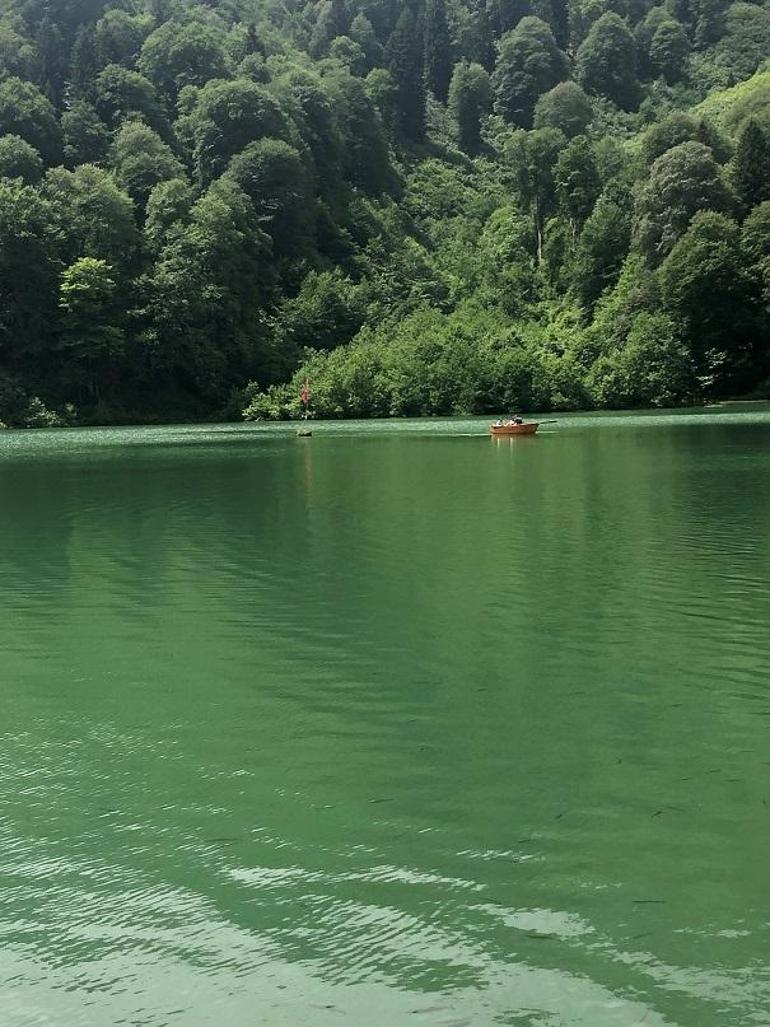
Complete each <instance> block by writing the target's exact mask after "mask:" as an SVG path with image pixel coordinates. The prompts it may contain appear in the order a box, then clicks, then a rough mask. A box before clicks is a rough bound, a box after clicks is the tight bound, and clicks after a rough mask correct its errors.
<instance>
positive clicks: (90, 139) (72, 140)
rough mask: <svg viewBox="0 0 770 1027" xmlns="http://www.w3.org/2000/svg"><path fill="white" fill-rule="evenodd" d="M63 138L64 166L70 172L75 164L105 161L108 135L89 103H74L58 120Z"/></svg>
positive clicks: (106, 129) (107, 130) (79, 101)
mask: <svg viewBox="0 0 770 1027" xmlns="http://www.w3.org/2000/svg"><path fill="white" fill-rule="evenodd" d="M61 128H62V132H63V135H64V162H65V164H66V165H67V166H68V167H70V168H72V167H75V166H77V165H78V164H100V163H102V161H104V160H105V158H106V157H107V150H108V149H109V145H110V132H109V129H108V128H107V126H106V125H105V124H104V122H103V121H102V119H101V118H100V117H99V115H98V114H97V113H96V111H95V110H94V108H93V107H92V106H91V104H90V103H87V102H86V101H85V100H76V101H75V102H74V103H73V105H72V107H70V109H69V110H68V111H65V112H64V113H63V114H62V116H61Z"/></svg>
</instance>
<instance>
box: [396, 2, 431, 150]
mask: <svg viewBox="0 0 770 1027" xmlns="http://www.w3.org/2000/svg"><path fill="white" fill-rule="evenodd" d="M386 59H387V62H388V70H389V71H390V74H391V75H392V77H393V82H394V85H395V96H394V104H395V113H396V125H397V128H398V131H399V132H400V133H401V134H402V135H403V136H404V137H405V138H406V139H410V140H411V141H412V142H415V143H419V142H422V140H423V139H424V138H425V76H424V74H423V63H424V62H423V43H422V30H421V26H420V23H419V22H418V19H417V17H416V15H415V13H414V10H413V9H412V7H411V6H410V5H408V4H407V6H405V7H404V9H403V11H402V12H401V14H400V16H399V19H398V21H397V22H396V27H395V29H394V30H393V33H392V35H391V37H390V39H389V40H388V46H387V50H386Z"/></svg>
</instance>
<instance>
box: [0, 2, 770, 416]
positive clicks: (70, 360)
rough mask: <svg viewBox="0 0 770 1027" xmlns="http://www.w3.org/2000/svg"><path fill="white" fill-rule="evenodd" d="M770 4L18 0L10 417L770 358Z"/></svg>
mask: <svg viewBox="0 0 770 1027" xmlns="http://www.w3.org/2000/svg"><path fill="white" fill-rule="evenodd" d="M768 53H770V8H769V7H768V6H767V5H764V6H763V5H760V4H747V3H740V2H738V3H733V4H732V5H725V4H724V3H719V2H717V3H716V4H715V3H714V2H713V0H709V3H706V0H701V2H699V3H698V2H689V0H667V2H666V3H664V4H662V5H657V6H651V5H650V4H649V3H648V2H646V0H611V2H606V0H567V2H565V0H489V2H488V3H483V2H480V0H414V2H413V3H403V2H398V3H397V2H387V0H384V2H383V0H347V2H345V0H320V2H318V3H302V2H301V0H300V2H298V3H296V4H291V5H289V4H284V3H281V2H278V0H227V2H222V3H215V2H211V3H208V4H206V5H203V4H199V5H196V4H192V3H187V2H185V0H146V2H142V0H118V2H113V3H109V2H104V0H63V2H61V3H58V4H57V5H56V6H55V8H51V7H50V6H49V5H48V4H46V3H44V2H43V0H26V2H21V0H0V420H2V421H5V422H6V423H8V424H11V425H14V424H18V425H23V424H28V425H32V426H34V425H44V424H53V423H73V422H78V421H80V422H106V421H121V420H137V419H143V420H171V419H176V418H204V417H213V416H239V414H240V411H241V409H242V408H243V407H246V416H248V417H283V416H291V415H292V414H293V413H295V412H296V410H297V406H298V392H299V383H300V382H301V381H303V380H304V379H305V378H306V377H309V378H311V380H312V384H313V404H314V408H315V411H316V413H317V414H318V415H319V416H369V415H399V414H421V413H451V412H460V411H463V412H465V411H467V412H484V411H498V410H503V409H512V408H514V407H525V408H529V409H549V408H557V409H558V408H568V407H581V406H610V407H618V406H632V405H665V404H675V403H683V402H691V401H694V400H698V399H700V398H703V397H719V396H724V395H734V394H747V393H749V392H751V391H753V390H757V389H762V388H763V387H764V388H766V386H763V384H762V383H763V382H765V381H766V379H767V377H768V374H770V321H769V320H768V303H769V302H770V71H766V70H762V62H763V61H764V59H765V57H766V55H767V54H768Z"/></svg>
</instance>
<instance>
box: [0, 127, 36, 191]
mask: <svg viewBox="0 0 770 1027" xmlns="http://www.w3.org/2000/svg"><path fill="white" fill-rule="evenodd" d="M42 175H43V161H42V160H41V159H40V154H39V153H38V152H37V150H36V149H35V147H34V146H30V145H29V143H28V142H26V141H25V140H24V139H22V138H21V137H20V136H15V135H4V136H0V178H20V179H21V180H22V181H23V182H24V183H25V184H26V185H35V184H36V183H37V182H39V181H40V179H41V177H42Z"/></svg>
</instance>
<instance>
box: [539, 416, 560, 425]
mask: <svg viewBox="0 0 770 1027" xmlns="http://www.w3.org/2000/svg"><path fill="white" fill-rule="evenodd" d="M537 423H538V424H558V423H559V419H558V417H552V418H551V420H550V421H538V422H537Z"/></svg>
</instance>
